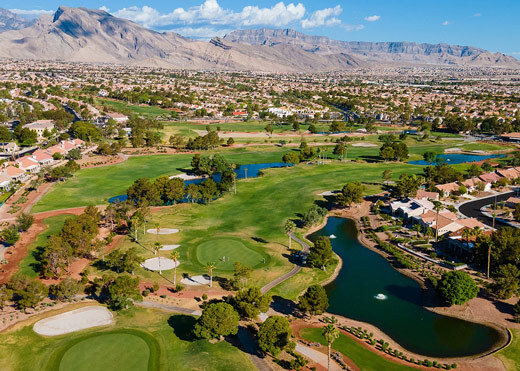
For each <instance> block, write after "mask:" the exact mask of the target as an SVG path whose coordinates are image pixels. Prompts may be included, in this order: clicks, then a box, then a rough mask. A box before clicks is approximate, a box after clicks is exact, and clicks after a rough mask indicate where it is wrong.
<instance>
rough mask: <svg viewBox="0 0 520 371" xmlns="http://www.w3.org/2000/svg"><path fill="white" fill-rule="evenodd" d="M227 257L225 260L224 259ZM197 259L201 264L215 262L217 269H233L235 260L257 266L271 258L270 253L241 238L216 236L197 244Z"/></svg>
mask: <svg viewBox="0 0 520 371" xmlns="http://www.w3.org/2000/svg"><path fill="white" fill-rule="evenodd" d="M223 257H225V262H224V260H223V259H222V258H223ZM197 259H198V261H199V263H200V264H202V265H206V264H207V263H215V265H216V268H217V269H221V270H229V271H231V270H233V263H234V262H241V263H242V264H245V265H247V266H249V267H253V268H257V267H260V266H262V265H264V262H263V261H264V259H265V260H266V262H267V261H268V260H269V255H267V256H266V255H265V254H261V253H260V252H257V251H255V250H253V249H250V248H248V247H247V246H246V245H244V244H243V243H242V241H240V240H239V239H231V238H214V239H210V240H207V241H205V242H203V243H201V244H200V245H199V246H197Z"/></svg>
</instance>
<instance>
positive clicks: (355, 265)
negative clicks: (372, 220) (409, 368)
mask: <svg viewBox="0 0 520 371" xmlns="http://www.w3.org/2000/svg"><path fill="white" fill-rule="evenodd" d="M332 234H333V235H335V236H336V238H334V239H331V243H332V247H333V249H334V251H335V252H336V253H337V254H338V255H339V256H340V257H341V259H342V260H343V267H342V268H341V271H340V272H339V275H338V277H337V278H336V280H335V281H334V282H332V283H331V284H329V285H327V286H326V290H327V293H328V295H329V301H330V307H329V308H328V310H327V311H328V312H330V313H335V314H338V315H342V316H345V317H348V318H352V319H355V320H359V321H363V322H367V323H371V324H372V325H374V326H376V327H378V328H379V329H381V330H382V331H383V332H385V333H386V334H387V335H389V336H390V337H391V338H392V339H394V340H395V341H397V342H398V343H399V344H400V345H401V346H403V347H404V348H405V349H407V350H409V351H412V352H415V353H418V354H421V355H425V356H430V357H460V356H469V355H475V354H479V353H482V352H486V351H488V350H490V349H491V348H492V347H493V346H494V345H495V344H496V343H497V342H498V341H499V340H500V334H499V332H498V331H496V330H495V329H493V328H490V327H487V326H484V325H479V324H476V323H473V322H468V321H463V320H460V319H457V318H453V317H448V316H443V315H439V314H436V313H434V312H431V311H429V310H427V309H425V308H424V307H423V306H422V303H423V296H424V295H426V293H425V292H424V290H423V289H422V288H421V286H420V285H419V284H418V283H417V282H416V281H415V280H413V279H411V278H408V277H406V276H404V275H403V274H401V273H399V272H398V271H397V270H395V269H394V268H393V267H392V266H391V265H390V264H389V263H388V261H386V259H384V258H383V257H382V256H380V255H379V254H377V253H375V252H373V251H371V250H370V249H368V248H366V247H364V246H363V245H361V243H360V242H359V241H358V239H357V229H356V225H355V224H354V222H353V221H352V220H348V219H342V218H329V220H328V222H327V225H326V226H325V227H324V228H323V229H321V230H320V231H318V232H316V233H314V234H313V235H311V236H310V238H311V240H312V239H316V238H317V237H318V236H330V235H332Z"/></svg>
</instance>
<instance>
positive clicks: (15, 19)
mask: <svg viewBox="0 0 520 371" xmlns="http://www.w3.org/2000/svg"><path fill="white" fill-rule="evenodd" d="M33 23H34V21H33V20H28V19H25V18H22V17H20V16H19V15H17V14H14V13H13V12H11V11H9V10H7V9H2V8H0V32H4V31H10V30H19V29H21V28H25V27H29V26H30V25H32V24H33Z"/></svg>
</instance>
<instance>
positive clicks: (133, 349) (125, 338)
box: [56, 331, 158, 371]
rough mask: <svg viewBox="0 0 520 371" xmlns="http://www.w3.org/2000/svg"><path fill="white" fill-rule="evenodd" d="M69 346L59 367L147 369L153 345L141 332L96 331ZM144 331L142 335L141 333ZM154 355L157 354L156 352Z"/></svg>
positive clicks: (84, 369)
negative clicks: (150, 344) (148, 342)
mask: <svg viewBox="0 0 520 371" xmlns="http://www.w3.org/2000/svg"><path fill="white" fill-rule="evenodd" d="M93 335H95V336H90V337H86V338H85V339H81V338H80V341H79V342H77V343H75V344H74V345H72V346H71V347H70V348H68V349H66V351H65V354H63V356H62V358H61V359H57V361H59V363H58V364H57V365H56V366H58V368H59V369H60V370H76V371H91V370H103V369H104V370H114V371H115V370H148V369H149V368H148V362H149V361H152V360H151V359H150V353H151V352H150V348H149V347H148V344H147V341H146V340H145V339H144V336H142V335H141V333H140V332H137V331H135V332H134V333H128V332H119V331H114V332H108V333H103V332H102V333H99V334H95V333H94V334H93ZM140 335H141V336H140ZM155 356H156V357H157V356H158V354H157V352H156V354H155Z"/></svg>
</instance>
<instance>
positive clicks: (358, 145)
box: [352, 143, 377, 147]
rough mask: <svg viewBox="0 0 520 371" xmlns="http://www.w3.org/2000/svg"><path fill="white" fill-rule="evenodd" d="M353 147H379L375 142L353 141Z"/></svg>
mask: <svg viewBox="0 0 520 371" xmlns="http://www.w3.org/2000/svg"><path fill="white" fill-rule="evenodd" d="M352 147H377V144H374V143H352Z"/></svg>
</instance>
